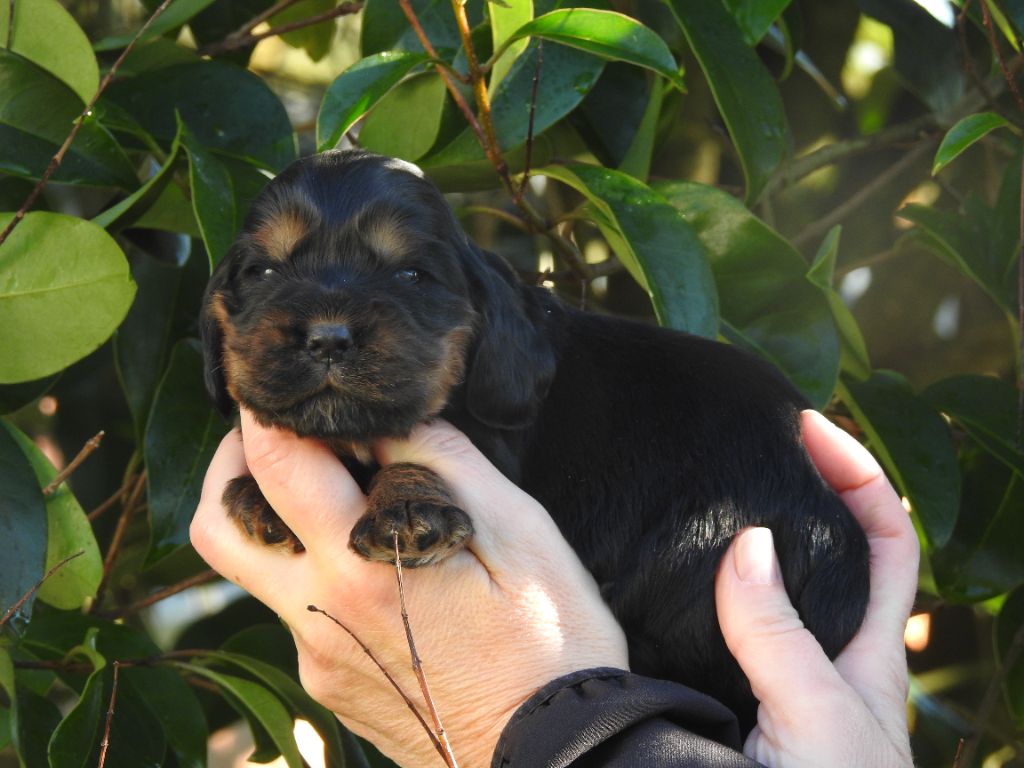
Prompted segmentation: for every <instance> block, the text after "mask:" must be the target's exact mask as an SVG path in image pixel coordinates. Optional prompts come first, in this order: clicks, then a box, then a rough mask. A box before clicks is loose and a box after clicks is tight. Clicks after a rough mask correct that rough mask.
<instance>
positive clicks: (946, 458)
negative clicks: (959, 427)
mask: <svg viewBox="0 0 1024 768" xmlns="http://www.w3.org/2000/svg"><path fill="white" fill-rule="evenodd" d="M840 396H841V397H842V400H843V402H844V403H846V405H847V406H848V407H849V409H850V411H851V412H852V413H853V415H854V417H855V418H856V420H857V423H858V424H859V425H860V426H861V428H862V429H863V430H864V433H865V434H866V435H867V436H868V445H869V447H870V448H871V449H872V451H874V453H875V455H876V456H877V457H878V459H879V461H880V462H881V463H882V466H883V467H885V470H886V472H887V473H888V474H889V477H890V478H891V479H892V480H893V482H894V483H895V484H896V487H897V489H899V491H900V493H901V494H902V495H904V496H906V497H907V498H908V499H909V500H910V507H911V512H912V514H913V515H914V519H915V521H916V522H917V524H918V526H919V528H920V529H921V530H922V531H923V533H924V535H925V538H926V540H927V542H928V543H929V544H930V545H931V546H932V547H941V546H942V545H944V544H945V543H946V542H947V541H948V540H949V536H950V533H951V532H952V531H953V526H954V524H955V523H956V517H957V508H958V506H959V499H960V472H959V469H958V467H957V463H956V450H955V448H954V447H953V440H952V437H951V436H950V433H949V427H948V426H947V425H946V422H945V421H944V420H943V419H942V416H940V415H939V413H938V412H937V411H936V410H935V409H934V408H932V407H931V406H930V405H929V404H928V403H927V402H926V401H925V400H924V399H923V398H921V397H918V396H916V395H915V394H914V392H913V390H912V389H911V388H910V385H909V384H908V383H907V381H906V379H904V378H903V377H902V376H901V375H900V374H898V373H895V372H893V371H875V373H874V374H873V375H872V376H871V378H870V379H868V380H867V381H856V380H854V379H849V378H843V379H842V381H841V382H840Z"/></svg>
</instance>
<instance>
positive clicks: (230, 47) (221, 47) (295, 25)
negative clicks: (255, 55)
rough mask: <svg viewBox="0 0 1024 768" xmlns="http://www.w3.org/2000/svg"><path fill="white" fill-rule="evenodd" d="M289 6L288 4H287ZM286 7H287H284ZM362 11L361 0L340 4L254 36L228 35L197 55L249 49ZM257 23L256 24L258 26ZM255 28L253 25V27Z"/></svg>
mask: <svg viewBox="0 0 1024 768" xmlns="http://www.w3.org/2000/svg"><path fill="white" fill-rule="evenodd" d="M289 5H290V3H289ZM285 7H287V6H285ZM361 10H363V2H362V0H355V1H354V2H349V3H342V4H341V5H339V6H336V7H334V8H331V9H330V10H328V11H324V12H323V13H318V14H316V15H315V16H310V17H308V18H305V19H297V20H296V21H290V22H288V23H287V24H281V25H280V26H277V27H273V28H271V29H268V30H265V31H263V32H259V33H256V34H243V35H241V36H239V37H235V35H233V34H232V35H229V36H228V37H226V38H225V39H224V40H221V41H220V42H219V43H212V44H210V45H206V46H203V47H202V48H200V49H199V51H198V53H199V55H201V56H219V55H221V54H223V53H228V52H230V51H237V50H239V49H241V48H251V47H252V46H254V45H256V43H258V42H260V41H261V40H266V39H267V38H269V37H278V36H279V35H284V34H287V33H288V32H294V31H295V30H297V29H305V28H306V27H312V26H315V25H317V24H322V23H323V22H325V21H330V20H331V19H336V18H338V17H339V16H348V15H351V14H353V13H359V11H361ZM258 23H259V22H257V24H258ZM253 26H255V25H253Z"/></svg>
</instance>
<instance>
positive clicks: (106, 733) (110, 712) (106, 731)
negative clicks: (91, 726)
mask: <svg viewBox="0 0 1024 768" xmlns="http://www.w3.org/2000/svg"><path fill="white" fill-rule="evenodd" d="M120 671H121V662H119V661H115V662H114V683H113V685H112V687H111V689H110V705H109V706H108V707H107V722H106V725H104V726H103V741H101V742H100V762H99V765H98V766H97V768H103V766H104V764H106V762H107V748H108V747H109V746H110V724H111V723H112V722H113V720H114V706H115V705H116V704H117V677H118V673H120Z"/></svg>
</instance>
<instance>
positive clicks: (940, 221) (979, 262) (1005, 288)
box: [896, 205, 1016, 312]
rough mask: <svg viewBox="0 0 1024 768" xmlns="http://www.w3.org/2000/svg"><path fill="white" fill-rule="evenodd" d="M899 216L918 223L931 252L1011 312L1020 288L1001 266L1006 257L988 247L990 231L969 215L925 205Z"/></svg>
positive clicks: (902, 211)
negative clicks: (974, 222)
mask: <svg viewBox="0 0 1024 768" xmlns="http://www.w3.org/2000/svg"><path fill="white" fill-rule="evenodd" d="M896 215H897V216H899V217H900V218H903V219H906V220H907V221H910V222H913V223H914V224H916V225H917V228H916V230H915V232H916V233H917V234H918V235H919V236H920V237H921V238H922V240H923V242H924V244H925V245H927V246H928V247H929V249H930V250H932V251H933V252H934V253H935V254H936V255H938V256H940V257H941V258H942V259H944V260H945V261H947V262H948V263H949V264H951V265H952V266H954V267H955V268H957V269H958V270H960V271H961V272H962V273H963V274H965V275H966V276H967V277H969V278H971V279H972V280H974V281H975V282H976V283H978V285H980V286H981V287H982V288H984V289H985V292H986V293H988V295H989V296H991V297H992V299H993V300H994V301H995V302H996V303H997V304H999V306H1000V307H1002V308H1003V309H1004V310H1005V311H1007V312H1010V311H1011V307H1012V306H1014V304H1015V302H1016V300H1015V297H1014V293H1015V291H1016V287H1015V285H1014V284H1013V283H1014V281H1011V280H1010V279H1009V270H1008V269H1007V267H1006V266H1005V264H1001V263H1000V261H1001V260H1003V259H1005V258H1006V255H1005V254H998V253H992V252H991V251H990V249H988V248H986V247H984V246H985V243H986V240H987V238H988V232H986V231H984V230H983V229H982V228H980V227H978V226H972V223H973V222H971V221H970V220H969V219H968V218H966V217H965V216H959V215H957V214H952V213H946V212H944V211H939V210H936V209H934V208H929V207H927V206H924V205H905V206H903V207H902V208H900V209H899V211H897V212H896ZM979 223H980V222H979Z"/></svg>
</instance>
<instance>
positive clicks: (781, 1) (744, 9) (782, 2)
mask: <svg viewBox="0 0 1024 768" xmlns="http://www.w3.org/2000/svg"><path fill="white" fill-rule="evenodd" d="M789 3H790V0H725V7H726V8H728V9H729V13H731V14H732V17H733V19H735V20H736V24H737V25H739V28H740V31H741V32H743V41H744V42H745V43H746V44H747V45H756V44H757V43H758V42H759V41H760V40H761V38H762V37H764V36H765V35H766V34H767V32H768V29H769V28H770V27H771V25H772V24H774V23H775V20H776V19H777V18H779V16H781V15H782V12H783V11H785V10H786V6H788V5H789Z"/></svg>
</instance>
